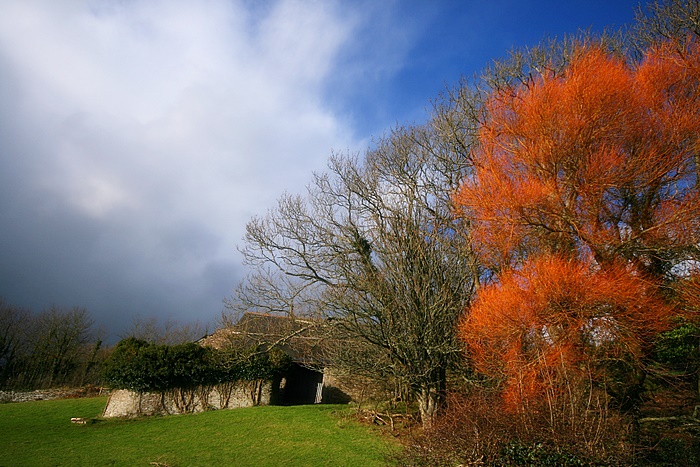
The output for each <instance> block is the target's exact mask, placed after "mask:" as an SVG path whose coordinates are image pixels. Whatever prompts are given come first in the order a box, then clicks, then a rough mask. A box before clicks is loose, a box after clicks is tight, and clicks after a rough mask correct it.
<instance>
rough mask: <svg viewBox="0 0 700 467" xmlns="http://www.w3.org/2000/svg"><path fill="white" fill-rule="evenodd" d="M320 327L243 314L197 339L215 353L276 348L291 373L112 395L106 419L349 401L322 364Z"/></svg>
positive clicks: (327, 367)
mask: <svg viewBox="0 0 700 467" xmlns="http://www.w3.org/2000/svg"><path fill="white" fill-rule="evenodd" d="M323 341H324V340H323V337H322V336H321V333H320V332H319V326H318V323H317V322H315V321H313V320H307V319H291V318H289V317H286V316H277V315H271V314H264V313H254V312H249V313H245V314H244V315H243V316H242V317H241V319H240V320H239V321H238V322H237V323H236V324H235V325H233V326H230V327H227V328H223V329H219V330H218V331H216V332H214V333H213V334H211V335H208V336H206V337H203V338H202V339H200V340H199V341H198V343H199V344H200V345H204V346H210V347H213V348H217V349H224V348H227V347H234V348H236V347H238V348H250V347H255V346H257V347H261V348H269V347H271V346H274V347H276V348H278V349H280V350H282V351H283V352H284V353H286V354H287V355H288V356H289V357H290V358H291V360H292V365H291V368H290V369H289V371H287V372H286V373H285V374H284V375H282V376H280V377H279V378H276V379H275V380H272V381H242V382H236V383H228V384H222V385H218V386H215V387H211V388H201V390H198V391H188V392H185V391H178V390H173V391H168V392H167V393H163V394H152V393H142V394H139V393H136V392H134V391H128V390H117V391H113V392H112V394H111V396H110V398H109V400H108V402H107V406H106V407H105V410H104V412H103V416H104V417H129V416H138V415H154V414H172V413H186V412H199V411H203V410H212V409H227V408H236V407H250V406H254V405H270V404H272V405H295V404H314V403H315V404H318V403H346V402H349V401H350V400H351V399H352V398H351V397H350V396H349V395H348V394H347V392H352V391H347V392H346V391H344V390H343V388H342V384H341V383H340V379H338V378H336V377H335V376H334V375H333V371H332V370H331V369H330V367H329V365H328V362H326V361H325V360H324V352H323Z"/></svg>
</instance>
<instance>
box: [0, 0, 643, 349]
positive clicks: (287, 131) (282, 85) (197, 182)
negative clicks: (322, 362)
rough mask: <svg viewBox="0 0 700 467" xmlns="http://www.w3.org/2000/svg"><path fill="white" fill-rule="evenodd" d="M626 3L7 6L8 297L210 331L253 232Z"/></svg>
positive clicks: (0, 210) (226, 1)
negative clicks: (260, 219) (516, 55)
mask: <svg viewBox="0 0 700 467" xmlns="http://www.w3.org/2000/svg"><path fill="white" fill-rule="evenodd" d="M637 3H638V2H637V1H627V0H613V1H611V0H604V1H599V0H566V1H562V0H532V1H528V0H520V1H518V0H489V1H487V0H462V1H460V0H453V1H448V0H395V1H392V0H358V1H349V0H348V1H332V0H319V1H298V0H278V1H273V0H270V1H267V0H258V1H256V0H202V1H197V0H142V1H140V0H45V1H41V0H0V220H1V221H0V222H1V224H0V297H3V298H4V301H5V302H6V303H9V304H13V305H17V306H21V307H24V308H29V309H31V310H33V311H35V312H39V311H42V310H44V309H46V308H48V307H50V306H52V305H55V306H58V307H62V308H65V309H69V308H72V307H74V306H79V307H84V308H86V309H87V310H88V311H89V312H90V313H91V315H92V316H93V318H94V319H95V321H96V322H97V323H98V324H99V325H102V326H104V327H105V328H106V329H107V331H108V334H109V335H110V336H119V335H121V334H123V333H124V332H125V331H126V330H127V329H128V328H129V327H130V325H131V324H132V323H133V321H134V319H135V318H139V319H150V318H157V319H161V320H171V321H177V322H183V323H184V322H195V321H196V322H199V323H200V324H203V325H209V326H210V329H211V326H213V325H214V324H215V322H216V320H217V318H218V317H219V315H220V313H221V311H222V309H223V299H224V298H226V297H228V296H230V295H231V294H232V292H233V289H234V287H235V285H236V284H237V283H238V282H239V281H240V280H241V279H242V278H243V277H244V276H245V275H246V274H247V270H246V269H245V267H244V266H243V265H242V257H241V255H240V253H239V252H238V247H240V246H242V242H243V240H242V238H243V235H244V232H245V225H246V223H247V222H248V221H249V220H250V219H251V218H252V217H253V216H256V215H257V216H260V215H264V214H265V213H266V211H267V210H268V209H270V208H272V207H273V206H274V204H275V201H276V200H277V199H278V198H279V197H280V195H282V194H283V193H285V192H289V193H301V192H303V190H304V187H305V185H306V184H307V183H308V182H309V181H310V179H311V175H312V173H313V172H314V171H317V172H318V171H323V170H324V169H325V165H326V162H327V160H328V157H329V156H330V155H331V153H332V152H334V151H336V152H347V151H350V152H361V151H363V150H364V149H366V148H367V147H368V146H369V145H371V143H372V140H373V138H376V137H380V136H381V135H382V134H383V133H385V132H387V131H389V130H390V129H391V128H392V127H393V126H395V125H397V124H413V123H418V124H419V123H421V122H423V121H425V120H426V118H427V117H428V115H429V112H430V101H431V99H435V98H436V97H437V96H438V95H439V93H440V92H443V91H444V90H445V89H446V87H450V86H453V85H454V84H456V83H457V82H458V80H459V79H460V77H461V76H472V75H474V74H475V73H478V72H479V71H480V70H482V69H483V68H484V67H486V66H487V65H488V64H489V62H490V61H491V60H493V59H496V58H503V57H505V56H507V53H508V51H509V50H511V49H513V48H514V47H524V46H532V45H536V44H537V43H538V42H539V41H540V40H542V39H544V38H547V37H559V38H561V37H562V36H563V35H564V34H570V33H575V32H576V31H577V30H578V29H591V30H592V31H595V32H600V31H603V30H604V29H605V28H613V29H614V28H617V27H620V26H623V25H624V24H631V22H632V21H633V18H634V8H635V7H636V6H637Z"/></svg>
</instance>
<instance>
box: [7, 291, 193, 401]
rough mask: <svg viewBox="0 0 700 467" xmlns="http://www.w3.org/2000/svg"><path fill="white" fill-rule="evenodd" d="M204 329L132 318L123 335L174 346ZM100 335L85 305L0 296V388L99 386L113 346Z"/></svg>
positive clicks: (190, 340)
mask: <svg viewBox="0 0 700 467" xmlns="http://www.w3.org/2000/svg"><path fill="white" fill-rule="evenodd" d="M205 333H206V331H205V330H204V329H203V328H202V326H201V325H199V324H198V323H195V324H192V323H186V324H179V323H175V322H173V321H169V320H168V321H164V322H161V321H159V320H158V319H156V318H141V317H135V318H134V319H133V321H132V323H131V328H130V329H129V330H128V332H126V333H125V335H124V337H135V338H138V339H141V340H143V341H147V342H149V343H156V344H170V345H174V344H182V343H185V342H192V341H195V340H197V339H198V338H200V337H202V336H203V335H204V334H205ZM105 335H106V331H105V330H104V329H101V328H99V327H98V326H96V324H95V320H94V319H93V318H92V316H91V314H90V313H89V312H88V311H87V310H86V309H85V308H81V307H74V308H70V309H65V308H61V307H58V306H52V307H50V308H48V309H46V310H43V311H41V312H38V313H37V312H33V311H32V310H29V309H26V308H23V307H20V306H16V305H13V304H10V303H7V302H6V301H5V300H4V299H3V298H2V297H0V389H14V390H31V389H45V388H53V387H61V386H70V387H80V386H86V385H94V386H102V385H103V384H104V381H103V376H102V373H103V366H104V363H105V361H106V360H107V358H108V357H109V355H110V354H111V353H112V352H113V349H114V347H113V346H110V345H106V344H105V342H104V339H105Z"/></svg>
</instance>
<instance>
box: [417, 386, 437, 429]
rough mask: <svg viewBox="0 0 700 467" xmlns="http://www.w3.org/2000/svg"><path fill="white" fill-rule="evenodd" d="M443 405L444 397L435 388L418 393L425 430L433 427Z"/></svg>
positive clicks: (424, 389) (421, 418)
mask: <svg viewBox="0 0 700 467" xmlns="http://www.w3.org/2000/svg"><path fill="white" fill-rule="evenodd" d="M441 403H442V395H441V393H440V391H438V390H437V389H436V388H434V387H428V388H422V389H421V390H420V392H419V393H418V409H419V410H420V421H421V423H422V425H423V429H428V428H430V427H432V426H433V422H434V421H435V419H436V418H437V414H438V409H439V408H440V405H441Z"/></svg>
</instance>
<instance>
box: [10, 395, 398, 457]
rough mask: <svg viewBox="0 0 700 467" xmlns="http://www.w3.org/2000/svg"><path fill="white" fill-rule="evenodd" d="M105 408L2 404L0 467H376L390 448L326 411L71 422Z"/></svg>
mask: <svg viewBox="0 0 700 467" xmlns="http://www.w3.org/2000/svg"><path fill="white" fill-rule="evenodd" d="M105 403H106V398H104V397H98V398H88V399H66V400H53V401H38V402H23V403H13V404H2V405H0V466H7V467H9V466H33V465H35V466H53V465H55V466H72V465H85V466H109V465H120V466H121V465H123V466H148V465H160V466H165V465H168V466H173V467H175V466H380V465H384V457H385V455H386V454H387V453H388V452H389V450H390V449H391V445H390V444H389V443H388V442H387V441H386V440H384V439H382V438H381V437H380V436H379V435H378V434H377V433H376V432H374V431H373V430H372V429H371V428H369V427H366V426H363V425H361V424H358V423H355V422H353V421H351V420H349V419H347V418H346V417H343V416H342V415H339V414H338V413H339V412H342V411H343V410H346V408H345V407H342V406H330V405H315V406H295V407H274V406H268V407H251V408H246V409H235V410H220V411H215V412H206V413H200V414H192V415H174V416H169V417H152V418H142V419H137V420H96V421H95V422H94V423H92V424H89V425H75V424H71V423H70V419H71V417H84V418H91V419H92V418H96V417H99V415H100V413H101V412H102V409H103V408H104V405H105Z"/></svg>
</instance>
